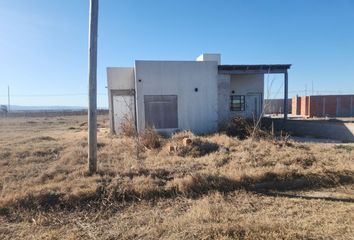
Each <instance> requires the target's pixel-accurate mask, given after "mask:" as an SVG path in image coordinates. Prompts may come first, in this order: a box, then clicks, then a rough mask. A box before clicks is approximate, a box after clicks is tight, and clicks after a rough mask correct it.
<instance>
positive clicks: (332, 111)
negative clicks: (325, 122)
mask: <svg viewBox="0 0 354 240" xmlns="http://www.w3.org/2000/svg"><path fill="white" fill-rule="evenodd" d="M292 115H298V116H302V117H354V95H317V96H294V97H293V98H292Z"/></svg>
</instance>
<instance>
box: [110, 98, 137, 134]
mask: <svg viewBox="0 0 354 240" xmlns="http://www.w3.org/2000/svg"><path fill="white" fill-rule="evenodd" d="M113 121H114V131H115V132H116V133H120V128H121V125H122V123H123V122H124V121H132V124H135V108H134V96H113Z"/></svg>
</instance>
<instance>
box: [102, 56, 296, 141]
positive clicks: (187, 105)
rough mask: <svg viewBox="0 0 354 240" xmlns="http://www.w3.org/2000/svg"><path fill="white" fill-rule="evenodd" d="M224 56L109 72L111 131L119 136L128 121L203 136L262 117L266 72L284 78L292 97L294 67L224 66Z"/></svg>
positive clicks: (143, 64) (141, 63)
mask: <svg viewBox="0 0 354 240" xmlns="http://www.w3.org/2000/svg"><path fill="white" fill-rule="evenodd" d="M220 58H221V56H220V54H202V55H201V56H199V57H198V58H197V59H196V60H195V61H145V60H144V61H140V60H138V61H135V66H134V67H109V68H107V82H108V95H109V112H110V114H109V115H110V126H111V132H112V133H119V132H120V130H121V125H122V122H124V121H126V120H127V119H130V120H131V121H133V123H134V125H135V126H136V129H137V130H138V132H141V131H142V130H144V129H145V128H147V127H153V128H155V129H156V130H157V131H158V132H160V133H162V134H163V133H166V134H171V133H173V132H175V131H178V130H191V131H193V132H194V133H197V134H203V133H212V132H216V131H217V130H218V127H219V126H220V125H222V124H225V123H226V122H228V121H229V119H230V118H232V117H235V116H241V117H245V118H259V117H261V116H262V114H263V102H264V75H265V74H274V73H279V74H284V81H285V83H284V86H285V88H284V93H285V94H284V99H287V98H288V97H287V94H288V91H287V88H288V73H287V70H288V69H289V68H290V65H289V64H277V65H221V64H220ZM285 102H286V101H285ZM284 107H285V109H286V108H287V105H286V106H284ZM285 112H287V111H285ZM286 116H287V114H285V115H284V117H285V118H286Z"/></svg>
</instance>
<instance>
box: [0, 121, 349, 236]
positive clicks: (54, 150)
mask: <svg viewBox="0 0 354 240" xmlns="http://www.w3.org/2000/svg"><path fill="white" fill-rule="evenodd" d="M86 130H87V126H86V119H85V117H84V116H73V117H50V118H49V117H48V118H44V117H41V118H1V119H0V239H354V146H353V145H333V144H309V143H306V144H302V143H295V142H287V141H284V140H254V141H252V140H251V139H246V140H242V141H241V140H238V139H236V138H230V137H227V136H226V135H223V134H220V135H219V134H217V135H212V136H206V137H196V136H193V135H191V134H190V133H180V134H177V135H175V136H173V137H172V138H171V139H164V140H162V142H161V147H160V148H157V149H148V148H146V147H143V146H141V145H142V143H141V141H139V142H138V141H136V140H135V139H134V138H129V137H112V136H110V134H109V131H108V120H107V119H106V117H105V116H100V119H99V133H98V141H99V144H98V146H99V150H98V157H99V174H97V175H94V176H88V175H87V174H86V152H87V144H86V141H87V140H86ZM187 135H188V136H189V137H191V138H192V139H193V144H192V146H189V147H184V146H182V144H181V142H182V139H183V138H184V137H185V136H187ZM138 143H139V145H137V144H138ZM137 146H139V147H137ZM167 146H177V150H176V151H173V152H170V151H169V149H167Z"/></svg>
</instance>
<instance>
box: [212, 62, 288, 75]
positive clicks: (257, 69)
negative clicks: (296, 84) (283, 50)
mask: <svg viewBox="0 0 354 240" xmlns="http://www.w3.org/2000/svg"><path fill="white" fill-rule="evenodd" d="M290 67H291V64H252V65H219V66H218V71H219V72H220V73H229V74H242V73H244V74H247V73H249V74H252V73H263V74H265V73H285V72H286V71H287V70H288V69H290Z"/></svg>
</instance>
